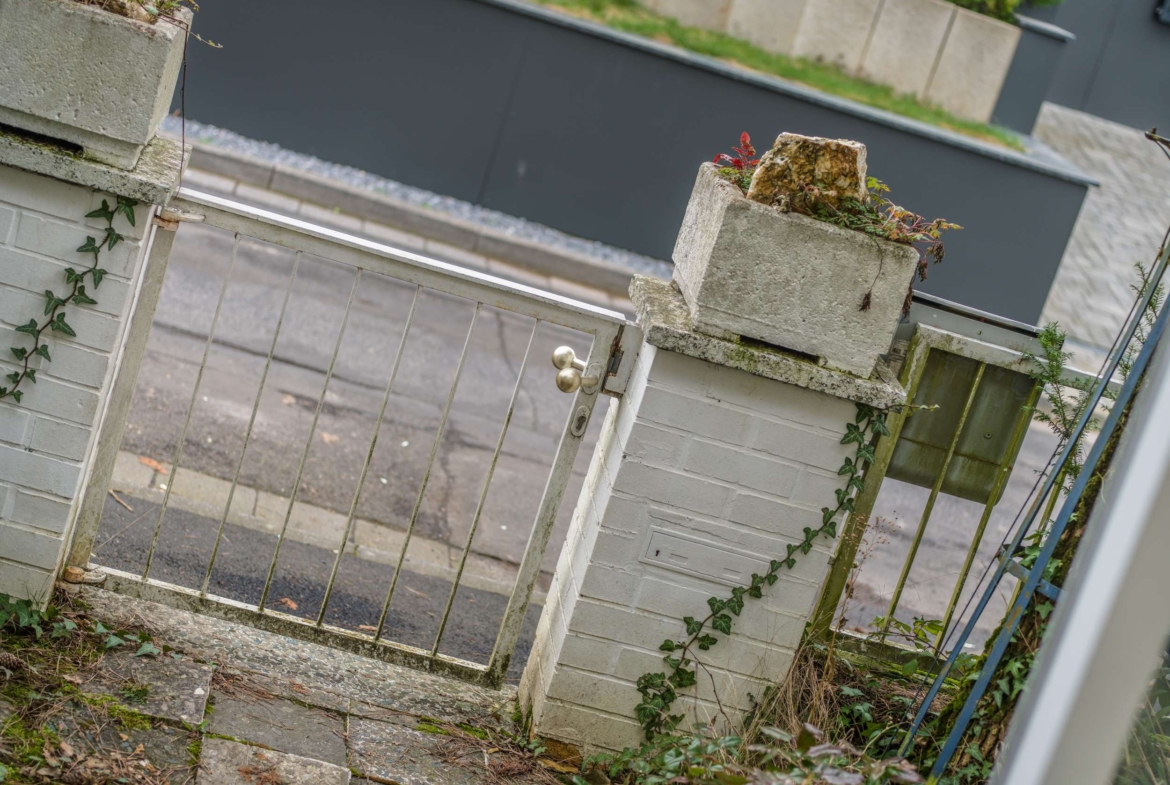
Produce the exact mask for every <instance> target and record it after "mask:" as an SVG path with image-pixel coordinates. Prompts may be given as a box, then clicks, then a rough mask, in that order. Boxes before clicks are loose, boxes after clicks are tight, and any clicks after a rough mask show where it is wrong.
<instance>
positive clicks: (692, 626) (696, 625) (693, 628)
mask: <svg viewBox="0 0 1170 785" xmlns="http://www.w3.org/2000/svg"><path fill="white" fill-rule="evenodd" d="M683 624H685V625H687V635H698V634H699V631H700V630H702V629H703V622H701V621H699V620H697V619H696V618H695V617H694V616H687V617H685V618H683Z"/></svg>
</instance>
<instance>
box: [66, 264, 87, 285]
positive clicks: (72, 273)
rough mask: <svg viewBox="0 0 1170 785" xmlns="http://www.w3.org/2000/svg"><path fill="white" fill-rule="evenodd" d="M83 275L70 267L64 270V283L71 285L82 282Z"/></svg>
mask: <svg viewBox="0 0 1170 785" xmlns="http://www.w3.org/2000/svg"><path fill="white" fill-rule="evenodd" d="M84 280H85V273H79V272H77V271H76V270H74V269H73V268H72V267H66V268H65V283H73V282H74V281H84Z"/></svg>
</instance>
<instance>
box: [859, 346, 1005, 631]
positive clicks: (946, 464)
mask: <svg viewBox="0 0 1170 785" xmlns="http://www.w3.org/2000/svg"><path fill="white" fill-rule="evenodd" d="M985 370H987V363H979V369H978V370H977V371H976V372H975V380H974V381H973V382H972V383H971V391H970V392H969V393H968V394H967V402H966V403H965V404H963V412H962V414H960V415H959V422H958V424H957V425H955V435H954V436H952V437H951V443H950V446H949V447H947V454H946V457H945V458H943V462H942V466H940V467H939V470H938V476H937V478H936V479H935V481H934V487H932V488H931V489H930V496H929V497H927V499H926V507H925V508H923V510H922V518H921V519H920V520H919V522H918V530H917V531H916V532H914V541H913V542H911V543H910V552H909V553H907V554H906V561H905V562H904V563H903V564H902V574H901V575H899V576H898V584H897V586H895V587H894V596H893V597H891V598H890V607H889V610H887V611H886V619H885V622H884V623H883V624H882V629H881V634H880V636H879V638H878V640H885V639H886V634H887V633H888V632H889V631H890V625H891V624H892V623H893V621H894V612H895V611H896V610H897V609H898V601H899V600H901V599H902V590H903V589H904V588H905V587H906V579H907V578H909V577H910V570H911V568H912V567H913V566H914V559H915V558H916V557H917V556H918V547H919V546H920V545H921V544H922V537H923V535H925V534H926V524H927V523H929V522H930V514H931V513H932V512H933V511H934V503H935V501H936V500H937V499H938V494H939V492H940V491H941V490H942V485H943V482H944V481H945V480H946V478H947V470H948V469H949V468H950V466H951V459H952V458H954V456H955V448H956V447H958V446H959V438H960V437H961V436H962V435H963V426H964V425H966V424H967V415H969V414H970V413H971V407H972V406H974V405H975V396H976V395H977V394H978V392H979V384H980V383H981V382H982V381H983V372H984V371H985Z"/></svg>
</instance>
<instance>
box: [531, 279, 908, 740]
mask: <svg viewBox="0 0 1170 785" xmlns="http://www.w3.org/2000/svg"><path fill="white" fill-rule="evenodd" d="M631 296H632V298H633V300H634V303H635V305H636V306H637V308H638V313H639V322H640V324H641V327H642V329H643V331H644V333H645V343H644V345H643V346H642V349H641V354H640V355H639V358H638V361H637V365H636V367H635V370H634V372H633V376H632V378H631V380H630V383H629V388H628V390H627V392H626V394H625V396H624V397H623V398H622V399H620V400H618V401H615V402H614V403H613V404H611V406H610V409H609V412H608V414H607V416H606V419H605V422H604V425H603V427H602V434H601V437H600V440H599V443H598V446H597V449H596V451H595V453H594V455H593V461H592V463H591V465H590V467H589V474H588V476H587V479H586V482H585V485H584V488H583V489H582V491H581V497H580V499H579V500H578V502H577V507H576V510H575V513H574V517H573V521H572V525H571V527H570V530H569V535H568V541H567V543H566V545H565V547H564V550H563V551H562V552H561V558H560V561H559V563H558V565H557V570H556V574H555V578H554V582H553V586H552V588H551V590H550V592H549V595H548V601H547V603H546V605H545V608H544V613H543V615H542V616H541V620H540V625H539V627H538V630H537V634H536V644H535V646H534V648H533V650H532V653H531V655H530V657H529V660H528V666H527V668H526V670H525V672H524V676H523V679H522V681H521V684H520V700H521V706H522V707H523V709H524V710H525V711H529V712H531V720H532V724H533V727H534V730H535V733H536V734H538V735H540V736H542V737H544V738H547V739H554V740H557V741H561V742H565V743H568V744H572V745H575V746H577V747H579V748H581V749H583V750H585V751H588V750H593V749H597V748H605V749H610V750H617V749H621V748H623V747H625V746H628V745H636V744H638V743H640V742H641V741H642V730H641V728H640V727H639V725H638V724H637V722H636V721H635V719H634V706H635V705H636V704H637V703H638V702H639V700H640V696H639V693H638V691H637V689H636V688H635V682H636V681H637V679H638V677H639V676H641V675H642V674H643V673H646V672H661V671H663V670H664V664H663V661H662V657H663V653H662V652H661V651H659V650H658V647H659V645H660V644H661V643H662V641H663V640H664V639H667V638H670V639H680V638H683V637H685V630H684V624H683V622H682V619H683V617H685V616H694V617H697V618H702V617H703V616H705V615H706V614H707V612H708V606H707V598H708V597H710V596H726V595H727V594H728V592H729V590H730V589H731V588H732V587H734V586H741V585H744V584H747V583H749V582H750V579H751V574H752V573H753V572H754V573H759V574H763V573H765V572H767V570H768V563H769V561H770V560H771V559H773V558H781V559H782V558H784V557H785V555H786V547H785V546H786V545H787V544H789V543H797V542H799V541H800V540H801V539H802V538H803V536H804V528H805V527H806V526H808V527H813V528H818V527H819V526H820V525H821V509H822V508H823V507H826V506H828V507H832V508H835V507H836V506H837V505H836V499H835V491H836V490H837V489H838V488H841V487H843V485H844V482H843V480H842V478H841V477H839V476H838V475H837V470H838V468H839V467H840V466H841V464H842V462H843V459H844V458H845V457H846V456H847V455H848V456H851V455H853V452H854V448H853V447H852V446H850V447H846V446H844V445H842V444H841V443H840V442H841V437H842V435H843V434H844V433H845V431H846V424H848V423H853V422H854V417H855V415H856V406H855V402H861V403H865V404H868V405H871V406H875V407H878V408H887V407H889V406H892V405H895V404H897V403H900V402H902V400H903V397H904V393H903V391H902V390H901V388H900V387H899V386H898V385H897V384H896V383H895V382H893V381H892V376H891V375H889V374H888V373H887V372H886V371H885V370H884V368H882V367H879V369H878V373H876V374H874V376H873V377H871V378H869V379H861V378H859V377H857V376H853V375H850V374H847V373H843V372H838V371H833V370H829V369H827V368H825V367H822V366H819V365H817V364H816V363H814V362H811V361H809V360H808V359H805V358H802V357H798V356H796V355H793V354H788V353H785V352H783V351H778V350H775V349H772V348H767V347H762V348H753V345H749V344H746V343H743V342H736V341H730V340H723V339H720V338H717V337H712V336H708V335H703V334H700V333H696V332H693V331H692V330H691V329H690V327H689V318H688V310H687V306H686V304H685V303H684V302H683V299H682V296H681V295H680V294H679V292H678V290H677V289H675V288H674V287H673V286H672V285H671V284H669V283H665V282H662V281H655V280H651V279H645V278H636V279H635V282H634V285H633V286H632V287H631ZM891 337H892V336H891ZM834 547H835V542H834V541H832V540H828V539H825V538H820V539H819V540H818V541H817V543H816V545H815V547H814V549H813V550H812V552H810V553H808V554H806V555H801V556H799V558H798V562H797V566H796V567H795V569H793V570H791V571H781V575H780V580H779V581H778V582H777V583H776V584H775V585H774V586H772V587H769V588H766V589H765V591H764V596H763V598H762V599H757V600H752V599H748V600H747V604H746V606H745V608H744V611H743V614H742V615H741V616H740V617H738V618H736V619H735V623H734V628H733V631H732V634H731V636H730V637H729V638H728V637H726V636H723V635H718V637H719V638H720V641H719V643H718V644H717V645H715V646H714V647H712V648H711V649H710V651H707V652H700V656H701V657H702V661H703V662H704V663H705V665H706V668H704V669H700V671H699V674H698V684H697V685H696V686H695V687H692V688H689V689H687V690H683V691H681V692H682V693H683V694H685V696H686V697H685V698H683V699H681V700H680V701H679V703H678V704H677V705H676V707H675V708H676V710H677V709H684V710H685V712H686V714H687V716H688V721H687V722H688V723H689V722H690V721H691V720H692V719H694V720H700V721H705V720H707V719H710V718H719V716H720V708H719V705H718V704H717V703H716V701H715V695H716V693H718V699H719V702H720V703H721V704H722V709H723V710H724V711H725V712H726V713H727V715H728V717H732V716H733V715H736V714H738V713H740V712H742V711H744V710H747V709H749V708H750V707H751V705H752V700H753V698H754V697H759V696H760V695H761V694H762V693H763V691H764V689H765V687H766V686H767V685H768V684H774V683H776V682H777V681H778V680H780V679H782V678H783V677H784V675H785V674H786V673H787V670H788V668H789V666H790V664H791V662H792V658H793V654H794V651H795V648H796V646H797V645H798V644H799V642H800V639H801V636H802V634H803V631H804V626H805V623H806V622H807V621H808V619H809V617H810V614H811V612H812V610H813V606H814V604H815V602H816V598H817V594H818V590H819V587H820V584H821V582H822V580H823V579H824V578H825V576H826V574H827V570H828V566H829V564H830V559H831V558H832V554H833V549H834Z"/></svg>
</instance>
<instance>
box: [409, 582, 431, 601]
mask: <svg viewBox="0 0 1170 785" xmlns="http://www.w3.org/2000/svg"><path fill="white" fill-rule="evenodd" d="M402 588H404V589H406V590H407V591H408V592H410V593H411V594H413V595H415V596H416V597H422V598H423V599H424V600H429V599H430V598H431V595H429V594H427V593H426V592H421V591H419V590H418V589H412V588H410V587H409V586H406V585H405V584H404V585H403V586H402Z"/></svg>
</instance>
